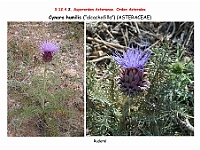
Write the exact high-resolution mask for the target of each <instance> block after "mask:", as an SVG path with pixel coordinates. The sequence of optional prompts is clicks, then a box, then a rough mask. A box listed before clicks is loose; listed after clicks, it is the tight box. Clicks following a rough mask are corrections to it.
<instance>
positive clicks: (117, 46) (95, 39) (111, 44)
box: [87, 37, 127, 52]
mask: <svg viewBox="0 0 200 150" xmlns="http://www.w3.org/2000/svg"><path fill="white" fill-rule="evenodd" d="M87 40H88V41H95V42H97V43H101V44H104V45H106V46H108V47H111V48H113V49H116V48H120V49H127V47H126V46H122V45H119V44H115V43H109V42H106V41H104V40H99V39H97V38H91V37H87ZM118 51H120V52H123V51H122V50H118Z"/></svg>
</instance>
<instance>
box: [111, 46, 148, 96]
mask: <svg viewBox="0 0 200 150" xmlns="http://www.w3.org/2000/svg"><path fill="white" fill-rule="evenodd" d="M150 55H151V52H150V51H142V50H141V49H140V48H139V47H137V48H136V49H134V48H132V49H130V48H128V49H127V51H126V52H125V51H123V55H122V56H121V55H120V54H119V53H118V52H115V53H114V54H113V59H114V60H115V62H117V63H118V64H119V65H120V66H122V67H124V69H123V70H120V73H121V77H120V79H119V80H120V81H119V82H118V84H120V90H121V91H122V92H124V94H127V95H136V94H137V93H139V92H143V91H146V90H147V89H148V85H149V84H150V82H149V81H148V80H146V79H145V77H146V76H147V75H148V73H147V72H144V66H145V63H146V62H147V61H148V59H149V57H150Z"/></svg>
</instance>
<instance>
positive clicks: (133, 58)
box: [113, 47, 151, 71]
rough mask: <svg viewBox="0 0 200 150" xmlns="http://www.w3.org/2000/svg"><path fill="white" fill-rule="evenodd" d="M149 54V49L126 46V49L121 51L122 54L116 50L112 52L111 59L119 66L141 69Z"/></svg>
mask: <svg viewBox="0 0 200 150" xmlns="http://www.w3.org/2000/svg"><path fill="white" fill-rule="evenodd" d="M150 55H151V52H150V51H142V50H141V49H140V48H139V47H137V48H136V49H134V48H132V49H130V48H128V49H127V51H126V52H125V51H123V55H120V54H119V53H118V52H117V51H116V52H115V53H114V54H113V59H114V60H115V62H117V63H118V64H119V65H120V66H122V67H124V68H126V69H130V68H132V69H137V70H138V71H143V70H144V66H145V63H146V62H147V61H148V59H149V57H150Z"/></svg>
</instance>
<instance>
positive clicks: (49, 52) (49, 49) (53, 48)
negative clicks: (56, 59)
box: [40, 41, 60, 62]
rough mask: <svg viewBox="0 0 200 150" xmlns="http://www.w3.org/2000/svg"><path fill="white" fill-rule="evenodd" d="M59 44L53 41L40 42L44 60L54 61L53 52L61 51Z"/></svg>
mask: <svg viewBox="0 0 200 150" xmlns="http://www.w3.org/2000/svg"><path fill="white" fill-rule="evenodd" d="M59 48H60V47H59V46H58V45H56V44H54V43H53V42H51V41H44V42H42V43H41V44H40V52H41V53H43V56H42V58H43V60H44V61H45V62H50V61H52V58H53V54H54V53H56V52H58V51H59Z"/></svg>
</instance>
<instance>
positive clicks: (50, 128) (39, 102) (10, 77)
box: [7, 22, 84, 137]
mask: <svg viewBox="0 0 200 150" xmlns="http://www.w3.org/2000/svg"><path fill="white" fill-rule="evenodd" d="M7 136H8V137H82V136H84V22H7Z"/></svg>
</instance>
